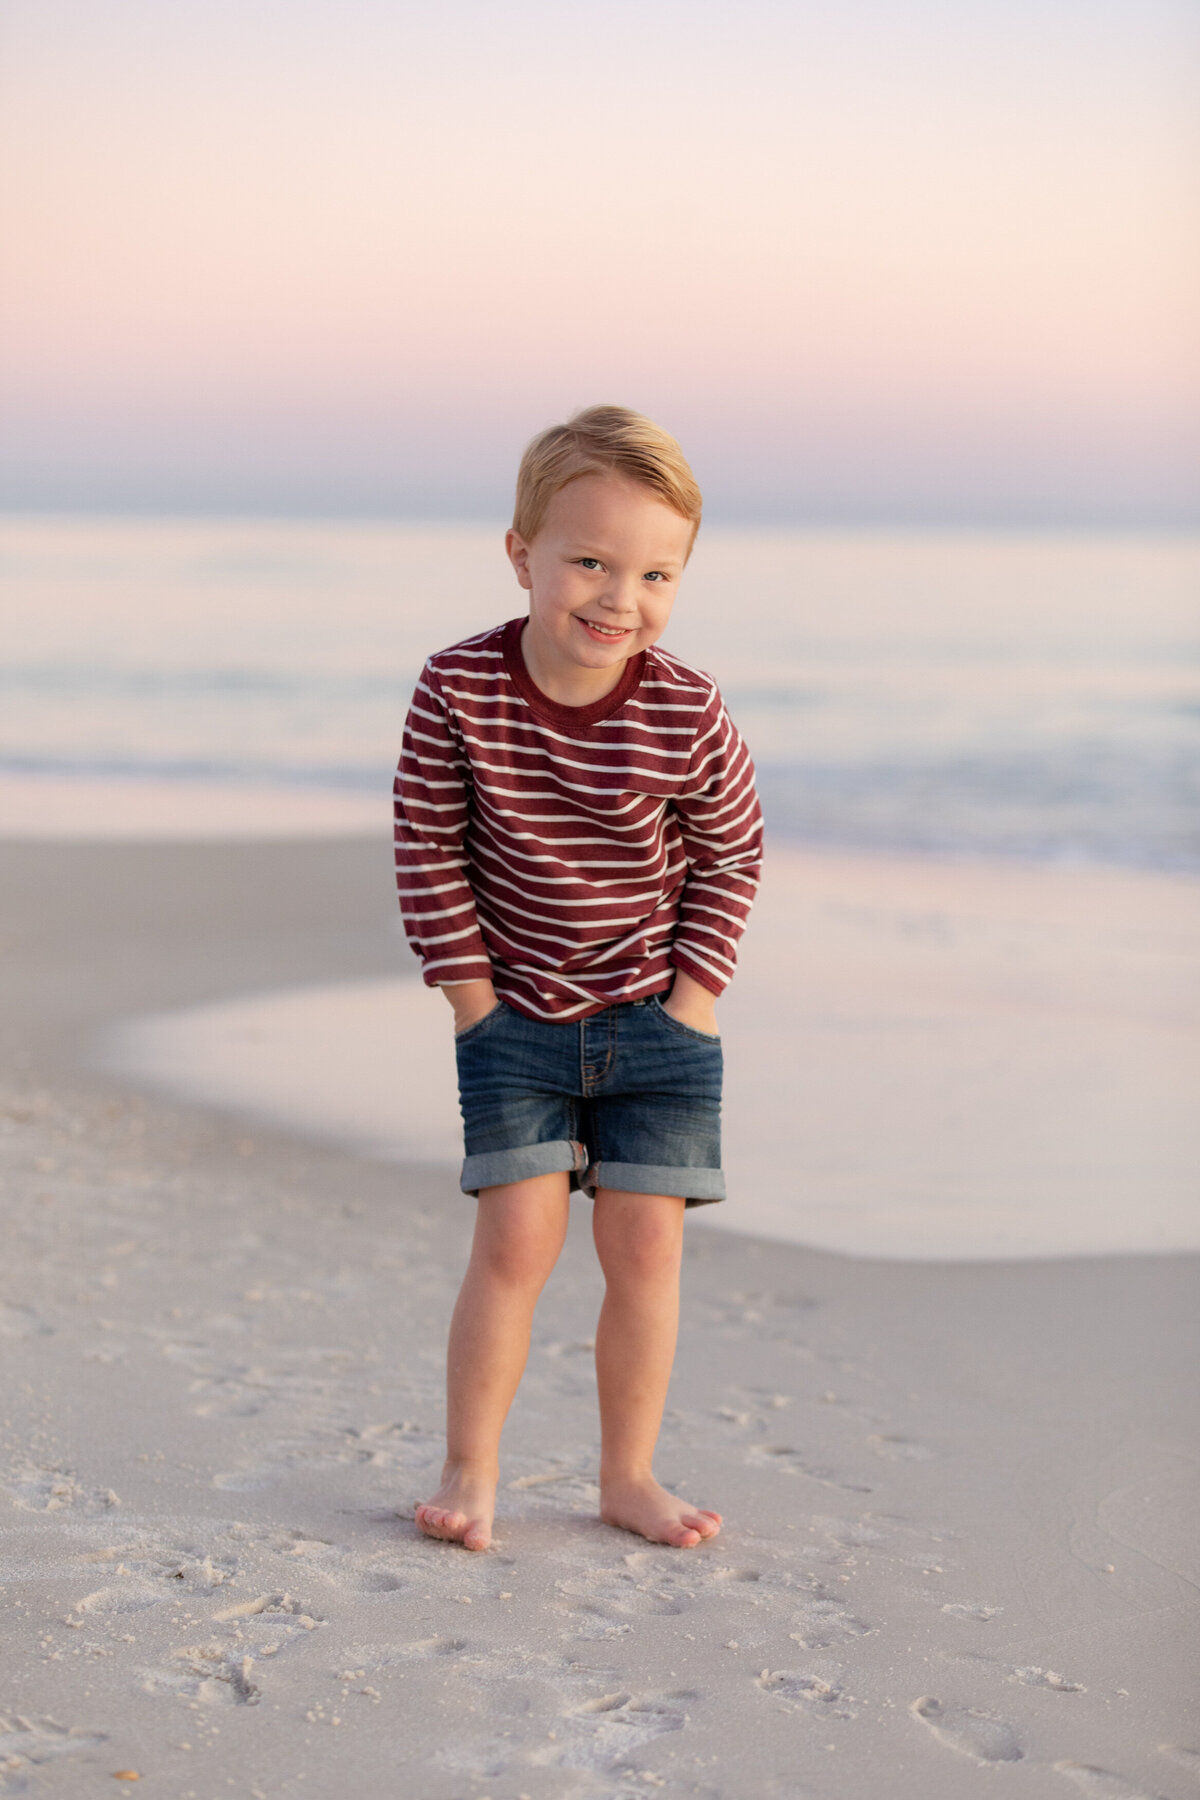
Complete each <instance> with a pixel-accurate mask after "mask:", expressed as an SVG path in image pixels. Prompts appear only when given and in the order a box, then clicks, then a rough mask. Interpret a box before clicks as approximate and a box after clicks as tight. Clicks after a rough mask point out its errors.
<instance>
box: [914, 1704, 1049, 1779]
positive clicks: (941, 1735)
mask: <svg viewBox="0 0 1200 1800" xmlns="http://www.w3.org/2000/svg"><path fill="white" fill-rule="evenodd" d="M910 1711H911V1712H912V1714H913V1717H914V1718H917V1719H920V1721H921V1723H922V1725H927V1726H928V1727H929V1729H930V1731H932V1733H933V1735H934V1737H935V1738H936V1739H937V1741H938V1743H939V1744H945V1746H946V1748H947V1749H948V1750H957V1751H959V1752H960V1753H961V1754H962V1755H963V1756H970V1757H973V1758H974V1759H975V1761H976V1762H979V1763H995V1762H1021V1761H1022V1760H1023V1759H1024V1756H1025V1746H1024V1745H1023V1744H1022V1742H1021V1739H1020V1737H1019V1735H1018V1733H1017V1728H1016V1726H1015V1725H1011V1724H1010V1723H1009V1721H1008V1720H1007V1719H997V1718H995V1717H994V1716H993V1715H992V1714H991V1713H981V1712H976V1711H975V1710H974V1709H973V1708H972V1707H969V1706H943V1704H942V1702H941V1701H940V1700H934V1699H933V1698H932V1697H931V1696H929V1695H926V1696H925V1697H924V1698H923V1699H920V1700H914V1701H913V1703H912V1706H911V1708H910Z"/></svg>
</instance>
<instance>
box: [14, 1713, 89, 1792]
mask: <svg viewBox="0 0 1200 1800" xmlns="http://www.w3.org/2000/svg"><path fill="white" fill-rule="evenodd" d="M106 1742H107V1733H105V1732H103V1731H80V1730H78V1729H69V1728H68V1727H67V1726H66V1725H59V1724H57V1723H56V1722H55V1721H54V1720H53V1719H45V1718H42V1719H29V1718H26V1717H25V1716H24V1715H23V1714H22V1713H13V1714H6V1713H0V1793H6V1794H7V1793H13V1794H20V1793H23V1792H24V1790H25V1787H26V1785H27V1784H26V1782H25V1780H24V1779H23V1776H24V1774H25V1772H26V1771H27V1770H33V1769H37V1768H39V1767H40V1766H41V1765H42V1764H43V1763H48V1762H54V1761H56V1760H57V1758H58V1757H60V1756H80V1755H82V1754H83V1752H84V1751H86V1750H98V1749H99V1748H100V1745H101V1744H103V1743H106Z"/></svg>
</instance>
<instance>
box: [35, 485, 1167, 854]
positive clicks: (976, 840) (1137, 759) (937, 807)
mask: <svg viewBox="0 0 1200 1800" xmlns="http://www.w3.org/2000/svg"><path fill="white" fill-rule="evenodd" d="M502 540H503V527H502V525H501V524H499V523H497V524H496V525H495V526H484V525H428V526H426V525H412V524H382V523H363V522H349V523H347V522H336V523H308V522H305V523H299V522H272V521H257V520H204V521H199V520H195V521H173V520H140V521H139V520H86V519H57V518H55V519H51V518H29V519H18V518H10V519H7V520H4V521H0V584H2V590H3V600H4V616H5V619H6V629H5V632H4V647H3V657H2V663H0V776H3V777H8V778H10V779H12V778H20V777H22V776H26V777H30V778H34V777H37V778H40V779H42V780H45V779H46V778H48V777H55V778H58V780H59V781H60V782H61V781H62V780H64V779H65V780H67V781H70V782H71V783H77V784H79V785H80V786H81V787H82V788H83V789H85V790H86V789H87V787H88V786H89V784H96V786H97V791H99V784H103V783H105V782H109V783H111V782H112V781H114V780H119V781H121V782H122V783H126V784H127V783H130V782H132V783H135V784H136V783H141V782H144V783H147V784H149V783H156V784H160V785H161V784H162V783H163V782H166V783H170V784H173V785H174V786H175V787H177V789H178V792H179V795H180V798H181V802H182V803H183V807H184V810H186V800H187V796H188V793H189V791H191V790H194V789H196V788H197V787H198V786H199V785H200V784H203V785H204V786H205V788H206V790H207V791H209V792H211V790H212V789H213V787H214V785H215V786H216V788H217V789H218V790H222V791H226V792H227V793H228V795H229V797H230V802H231V804H232V803H233V802H234V801H235V800H236V797H237V795H238V793H239V791H244V790H245V789H246V788H247V787H248V786H254V787H255V788H256V789H257V790H262V789H264V788H266V789H271V790H275V791H277V792H278V793H279V794H280V795H281V797H282V796H284V795H285V794H286V795H287V796H288V797H289V798H290V801H291V802H292V804H293V805H294V803H295V801H296V798H297V796H298V795H300V794H302V793H304V792H310V793H312V794H313V795H314V796H316V795H317V794H321V795H323V796H325V798H326V799H328V797H329V796H330V795H331V794H334V795H337V794H340V795H344V796H346V797H347V799H349V798H350V797H351V796H362V795H370V794H377V793H378V794H384V793H386V791H387V789H388V787H389V784H390V780H391V773H392V769H393V766H394V763H395V759H396V754H397V751H398V747H399V742H400V733H401V727H402V723H403V718H404V713H405V709H406V706H407V702H408V698H409V694H410V692H411V689H412V685H413V682H414V680H415V678H416V676H417V673H418V671H419V669H420V666H421V663H422V660H423V658H424V657H425V656H426V655H427V654H428V653H429V652H430V651H432V650H435V649H438V648H441V647H442V646H444V645H446V644H449V643H452V642H454V641H455V640H456V639H457V638H460V637H463V636H466V635H467V634H469V633H471V632H473V631H477V630H481V629H483V628H484V627H486V626H488V625H491V624H493V623H495V622H497V621H499V620H501V619H504V618H507V617H511V616H513V615H514V614H516V613H518V612H520V611H521V610H523V608H522V604H521V602H522V599H523V596H522V594H521V591H520V590H519V589H518V588H517V586H516V583H515V581H514V580H513V577H512V574H511V571H510V569H509V567H508V564H507V561H506V559H505V557H504V552H503V541H502ZM664 644H665V646H666V647H667V648H669V649H672V650H674V651H675V652H676V653H678V654H679V655H680V656H683V657H685V658H686V659H688V660H689V661H692V662H694V663H697V664H699V665H700V666H701V667H702V668H705V669H708V670H709V671H710V672H711V673H712V674H714V675H715V676H716V677H717V679H718V681H719V682H720V684H721V687H722V690H723V692H724V694H725V696H726V699H727V702H728V705H729V708H730V711H731V712H732V714H733V716H734V718H735V719H736V721H737V723H738V725H739V726H740V728H741V730H742V732H743V734H744V735H745V737H746V738H747V740H748V742H749V744H750V746H751V749H752V751H753V754H754V757H755V761H756V763H757V765H758V768H759V774H760V784H761V789H762V794H763V800H764V806H765V810H766V813H767V819H768V824H769V827H770V829H771V830H772V832H773V833H774V834H775V836H777V837H779V838H783V839H790V840H793V841H795V842H799V843H810V844H821V845H828V846H835V845H836V846H846V847H857V848H864V849H872V850H889V851H900V852H913V851H915V852H918V853H922V852H925V853H935V854H939V855H946V854H949V855H961V856H986V857H1007V858H1019V859H1022V860H1026V861H1030V860H1031V861H1034V862H1053V863H1064V862H1065V863H1080V862H1082V863H1097V864H1108V865H1123V866H1134V867H1143V868H1153V869H1160V870H1178V871H1195V870H1197V869H1200V806H1198V805H1197V802H1198V800H1200V538H1198V537H1184V536H1150V535H1146V536H1133V535H1122V536H1118V535H1104V534H1099V533H1097V534H1093V535H1089V536H1083V535H1054V534H1049V533H1045V534H1041V533H1039V534H1015V533H1010V534H1006V535H984V534H979V533H973V532H961V533H951V532H911V533H897V532H866V531H862V532H833V531H816V530H786V529H778V530H766V529H762V528H755V529H749V528H746V529H730V528H720V527H708V526H706V527H705V528H704V530H703V531H702V533H701V536H700V540H699V542H698V545H697V549H696V552H695V555H694V556H693V559H692V563H691V565H690V567H689V569H688V572H687V575H686V577H685V580H684V583H683V585H682V587H681V590H680V597H679V599H678V601H677V603H676V609H675V614H674V617H673V619H672V622H671V625H670V628H669V630H668V633H667V635H666V637H665V639H664Z"/></svg>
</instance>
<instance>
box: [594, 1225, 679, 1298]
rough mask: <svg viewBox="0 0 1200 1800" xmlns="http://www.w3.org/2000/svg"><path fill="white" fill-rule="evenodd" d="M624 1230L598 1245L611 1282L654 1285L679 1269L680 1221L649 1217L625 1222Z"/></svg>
mask: <svg viewBox="0 0 1200 1800" xmlns="http://www.w3.org/2000/svg"><path fill="white" fill-rule="evenodd" d="M623 1225H624V1228H623V1229H622V1230H621V1231H619V1232H614V1233H612V1234H611V1235H610V1236H609V1237H608V1239H607V1241H605V1240H604V1239H603V1237H602V1238H601V1240H600V1242H599V1243H598V1249H599V1252H600V1261H601V1264H602V1266H603V1269H604V1273H605V1275H606V1277H607V1278H608V1279H609V1280H610V1281H627V1282H631V1283H653V1282H656V1281H665V1280H669V1279H671V1278H672V1277H673V1276H674V1275H675V1272H676V1270H677V1269H678V1267H679V1258H680V1251H681V1248H682V1245H681V1234H680V1229H679V1221H678V1220H677V1219H676V1218H673V1217H670V1218H662V1217H659V1216H658V1215H656V1214H648V1215H647V1216H645V1217H643V1218H638V1217H636V1215H635V1217H634V1218H633V1219H626V1220H625V1221H624V1222H623Z"/></svg>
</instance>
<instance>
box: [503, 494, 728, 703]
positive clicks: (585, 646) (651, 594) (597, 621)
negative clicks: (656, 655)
mask: <svg viewBox="0 0 1200 1800" xmlns="http://www.w3.org/2000/svg"><path fill="white" fill-rule="evenodd" d="M692 535H693V526H692V522H691V520H690V519H685V518H683V517H682V515H681V514H679V513H677V512H675V511H673V509H672V508H671V507H669V506H667V505H666V504H665V502H663V501H662V500H660V499H659V498H658V496H657V495H656V494H655V493H653V492H652V491H651V489H649V488H645V487H642V486H641V485H640V484H639V483H637V482H634V481H629V480H627V479H626V478H625V477H624V476H619V475H582V476H580V477H579V479H578V480H576V481H572V482H569V483H568V484H567V486H566V487H565V488H560V489H559V491H558V493H557V494H555V496H554V498H553V500H552V501H551V502H550V506H549V508H548V509H547V512H546V517H545V519H544V520H543V522H542V526H541V529H540V530H539V532H538V534H537V536H536V537H535V538H534V539H533V541H532V543H527V542H526V541H525V539H524V538H522V537H521V536H520V535H519V533H517V532H515V531H510V532H509V534H508V538H507V549H508V554H509V557H510V558H511V561H512V565H513V568H514V569H515V570H516V572H517V580H518V581H519V582H520V583H521V586H522V587H523V588H527V589H528V590H529V624H528V625H527V626H526V628H525V633H524V637H523V639H522V647H523V649H524V653H525V660H526V663H527V664H528V666H529V672H530V674H531V675H532V676H533V678H534V680H535V682H537V684H538V685H539V686H540V687H543V688H547V681H548V679H549V683H550V688H549V691H551V692H552V693H553V688H554V687H555V686H558V687H561V688H563V689H564V690H570V692H571V693H572V694H575V693H584V694H587V695H588V696H589V697H592V698H600V697H602V696H603V695H604V694H605V693H607V692H609V691H610V690H611V689H612V688H613V687H615V686H616V684H617V682H618V681H619V680H620V677H621V670H622V669H623V667H624V665H625V663H626V662H628V660H629V658H630V657H631V656H636V654H637V653H638V651H639V650H645V649H646V648H647V646H648V645H650V644H653V643H655V642H656V641H657V640H658V638H660V637H661V636H662V634H663V632H664V631H665V630H666V626H667V620H668V619H669V618H670V616H671V605H672V602H673V601H674V599H675V590H676V588H677V587H678V585H679V578H680V576H681V575H682V574H683V566H684V564H685V562H686V561H687V556H688V551H689V550H690V548H691V544H692ZM553 697H558V698H564V699H565V698H566V693H565V692H564V693H563V694H561V695H558V696H553ZM567 703H568V704H572V703H581V702H574V701H572V700H568V701H567Z"/></svg>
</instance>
